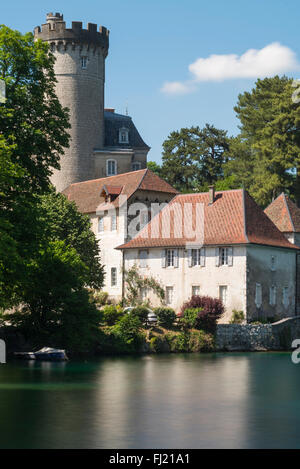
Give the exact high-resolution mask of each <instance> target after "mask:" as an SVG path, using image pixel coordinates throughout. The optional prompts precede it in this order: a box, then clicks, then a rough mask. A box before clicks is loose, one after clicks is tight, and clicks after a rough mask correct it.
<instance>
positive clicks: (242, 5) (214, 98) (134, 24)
mask: <svg viewBox="0 0 300 469" xmlns="http://www.w3.org/2000/svg"><path fill="white" fill-rule="evenodd" d="M50 11H52V12H56V11H58V12H61V13H63V14H64V18H65V20H66V22H67V25H69V26H70V23H71V21H83V23H84V25H86V23H87V22H91V23H97V24H98V25H100V24H102V25H103V26H106V27H107V28H108V29H109V30H110V51H109V55H108V58H107V60H106V93H105V105H106V107H114V108H116V112H120V113H125V109H126V105H127V104H128V110H129V114H130V115H131V116H132V117H133V119H134V122H135V124H136V126H137V128H138V129H139V131H140V133H141V135H142V137H143V138H144V140H145V141H146V143H147V144H148V145H150V146H151V147H152V149H151V152H150V154H149V159H150V160H155V161H158V162H159V161H160V158H161V144H162V142H163V141H164V139H165V138H166V137H167V136H168V134H169V133H170V132H171V131H172V130H177V129H180V128H181V127H185V126H192V125H199V126H200V127H201V126H203V125H204V124H205V123H206V122H208V123H211V124H214V125H215V126H216V127H218V128H221V129H225V130H228V133H229V135H231V134H235V133H236V132H237V125H238V121H237V119H236V117H235V114H234V111H233V106H234V105H235V103H236V101H237V97H238V94H239V93H242V92H243V91H245V90H249V89H251V88H252V87H253V85H254V82H255V77H254V76H249V75H251V73H250V74H249V73H248V72H247V71H246V72H245V73H244V71H243V70H244V69H245V64H244V65H243V60H242V61H240V59H239V57H237V58H236V59H234V58H233V59H232V60H233V62H235V63H233V64H230V62H229V63H228V66H227V59H226V60H225V65H224V69H225V70H229V71H231V68H233V70H232V74H231V75H232V76H229V77H227V79H223V78H222V73H224V70H223V72H222V71H221V72H220V73H221V75H220V77H219V79H218V81H215V79H213V78H212V77H210V76H208V77H207V78H203V75H205V76H206V75H207V73H206V71H207V68H208V67H215V62H214V60H212V61H209V62H207V61H204V62H203V63H201V64H200V66H201V69H200V68H199V66H198V65H199V63H198V65H197V64H196V68H197V67H198V68H197V70H196V75H195V73H194V74H193V73H192V72H191V71H189V65H191V64H195V62H196V61H197V59H199V58H204V59H207V58H208V57H209V56H211V55H213V54H216V55H225V56H226V57H227V55H228V54H236V55H237V56H242V55H243V54H245V53H246V51H248V50H249V49H256V50H261V49H263V50H265V49H264V48H266V46H268V45H270V44H273V43H279V45H277V46H275V48H276V47H277V49H278V50H277V49H276V51H273V52H272V51H271V50H269V49H266V52H265V55H261V56H260V55H259V56H258V57H257V58H254V61H256V62H254V65H252V62H251V61H250V67H252V68H251V69H252V71H253V70H254V72H253V73H254V74H255V73H256V65H257V67H258V69H259V70H261V68H262V69H263V70H262V71H261V73H262V76H263V74H264V73H265V70H264V66H263V65H262V64H261V62H265V63H267V68H268V67H269V69H270V70H271V71H270V73H269V74H270V75H272V66H273V67H275V69H276V67H277V63H278V62H280V64H279V65H278V67H279V69H280V74H283V73H286V74H287V75H288V76H293V77H295V78H299V77H300V69H299V66H298V63H297V60H298V61H300V50H299V49H300V35H299V18H300V2H299V0H251V1H246V0H227V1H224V0H214V1H205V2H204V1H201V0H151V1H150V0H147V1H146V0H108V1H106V2H103V1H99V0H87V1H86V2H82V1H80V2H79V1H76V0H73V1H70V0H59V1H57V0H52V1H48V0H46V1H45V0H44V1H43V2H40V1H37V0H28V1H27V2H24V0H22V1H21V0H11V1H10V2H5V6H2V10H1V22H2V23H4V24H6V25H7V26H9V27H11V28H13V29H18V30H20V31H22V32H26V31H30V30H33V28H34V27H35V26H37V25H40V24H41V23H43V22H45V15H46V13H48V12H50ZM280 45H281V46H285V48H286V49H285V48H282V49H280ZM279 49H280V50H279ZM293 53H294V55H293ZM272 54H273V55H272ZM274 54H275V55H274ZM276 54H277V55H276ZM278 54H279V55H278ZM280 54H281V55H280ZM265 56H266V57H267V59H266V60H265V59H264V57H265ZM270 56H271V58H270ZM226 57H225V58H226ZM246 57H247V56H246ZM269 59H270V62H272V60H273V63H270V65H268V60H269ZM285 59H286V65H285ZM274 61H275V63H274ZM240 62H242V63H240ZM255 64H256V65H255ZM230 67H231V68H230ZM241 67H242V69H241ZM194 69H195V67H194ZM253 73H252V75H253ZM258 73H259V72H258ZM266 73H267V74H268V72H266ZM208 75H209V73H208ZM229 75H230V73H229ZM166 82H167V83H172V82H177V83H179V84H180V85H179V86H184V87H186V84H187V85H188V87H190V88H191V89H192V91H191V90H189V92H187V93H181V94H176V93H168V92H163V91H162V88H163V86H164V84H165V83H166ZM176 86H177V85H176Z"/></svg>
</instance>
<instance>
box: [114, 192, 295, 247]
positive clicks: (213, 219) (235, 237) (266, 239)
mask: <svg viewBox="0 0 300 469" xmlns="http://www.w3.org/2000/svg"><path fill="white" fill-rule="evenodd" d="M185 204H192V207H193V215H192V228H193V229H195V227H196V226H195V225H196V204H203V208H204V212H203V213H204V221H205V223H204V239H203V244H204V245H226V244H250V243H255V244H263V245H270V246H278V247H284V248H290V249H297V248H296V246H294V245H293V244H291V243H290V242H289V241H287V239H286V238H285V237H284V235H283V234H282V233H281V232H280V231H279V230H278V229H277V228H276V226H275V225H274V224H273V223H272V222H271V220H270V219H269V218H268V217H267V215H266V214H265V213H264V212H263V211H262V210H261V208H260V207H258V205H257V204H256V203H255V202H254V200H253V199H252V197H251V196H250V195H249V194H248V193H247V192H246V191H244V190H243V189H238V190H230V191H222V192H216V194H215V201H214V203H213V204H211V205H210V204H209V194H208V193H200V194H180V195H177V196H176V197H175V198H174V199H173V200H172V201H171V202H170V203H169V204H168V206H167V207H165V208H164V209H163V210H161V212H160V213H159V214H158V215H156V217H154V218H153V220H152V221H151V222H150V223H148V225H146V226H145V228H143V229H142V230H141V231H140V232H139V234H138V235H137V236H135V238H133V239H132V240H131V241H129V242H128V243H126V244H123V245H122V246H119V248H120V249H130V248H138V247H161V246H165V247H172V246H174V247H176V246H177V247H180V246H186V245H187V244H189V243H191V242H193V241H195V239H189V238H188V237H187V236H184V235H180V233H179V231H180V229H182V232H184V228H185V227H184V223H186V224H189V222H188V221H186V220H188V218H186V220H182V222H180V223H181V226H179V225H180V223H178V222H175V221H174V220H176V215H171V217H170V219H171V223H170V235H169V236H167V237H165V236H164V233H163V228H162V219H163V217H167V214H168V212H171V213H172V211H173V210H174V214H177V215H178V213H183V212H182V208H183V206H184V205H185ZM197 217H198V219H199V214H198V215H197ZM182 218H183V219H184V216H183V217H182ZM164 219H166V218H164ZM157 226H159V228H158V229H157V234H156V232H155V227H157ZM174 233H175V234H174Z"/></svg>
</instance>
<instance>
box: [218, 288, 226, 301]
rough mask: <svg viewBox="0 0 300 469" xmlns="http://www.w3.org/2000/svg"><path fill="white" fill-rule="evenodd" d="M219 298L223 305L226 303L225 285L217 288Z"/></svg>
mask: <svg viewBox="0 0 300 469" xmlns="http://www.w3.org/2000/svg"><path fill="white" fill-rule="evenodd" d="M219 298H220V300H221V301H222V303H223V305H226V303H227V285H220V286H219Z"/></svg>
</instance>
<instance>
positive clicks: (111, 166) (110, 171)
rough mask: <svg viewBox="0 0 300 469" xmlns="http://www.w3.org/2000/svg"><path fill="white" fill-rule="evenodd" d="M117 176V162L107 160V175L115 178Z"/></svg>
mask: <svg viewBox="0 0 300 469" xmlns="http://www.w3.org/2000/svg"><path fill="white" fill-rule="evenodd" d="M115 174H117V162H116V161H115V160H107V162H106V175H107V176H114V175H115Z"/></svg>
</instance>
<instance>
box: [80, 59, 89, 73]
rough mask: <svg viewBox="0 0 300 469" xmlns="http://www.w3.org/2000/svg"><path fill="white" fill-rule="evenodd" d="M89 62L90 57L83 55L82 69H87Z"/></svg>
mask: <svg viewBox="0 0 300 469" xmlns="http://www.w3.org/2000/svg"><path fill="white" fill-rule="evenodd" d="M87 63H88V58H87V57H81V68H82V70H86V69H87Z"/></svg>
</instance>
